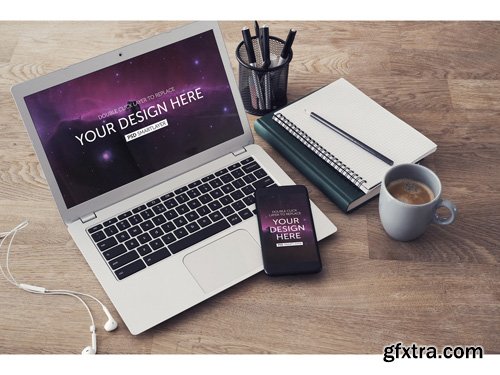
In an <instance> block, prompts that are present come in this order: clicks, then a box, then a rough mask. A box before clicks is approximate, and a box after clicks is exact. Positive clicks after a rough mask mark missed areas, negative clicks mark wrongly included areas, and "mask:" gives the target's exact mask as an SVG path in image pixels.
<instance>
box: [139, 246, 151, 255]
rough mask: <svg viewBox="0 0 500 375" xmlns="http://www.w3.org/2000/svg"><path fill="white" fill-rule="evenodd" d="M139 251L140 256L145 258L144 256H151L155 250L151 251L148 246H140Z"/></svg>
mask: <svg viewBox="0 0 500 375" xmlns="http://www.w3.org/2000/svg"><path fill="white" fill-rule="evenodd" d="M137 251H138V252H139V255H141V256H144V255H147V254H149V253H150V252H151V251H153V250H151V248H150V247H149V245H148V244H144V245H142V246H139V247H138V248H137Z"/></svg>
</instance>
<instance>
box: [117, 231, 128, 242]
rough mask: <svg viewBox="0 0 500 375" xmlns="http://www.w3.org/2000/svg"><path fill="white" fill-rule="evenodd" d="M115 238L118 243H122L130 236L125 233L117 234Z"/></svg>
mask: <svg viewBox="0 0 500 375" xmlns="http://www.w3.org/2000/svg"><path fill="white" fill-rule="evenodd" d="M115 237H116V239H117V240H118V242H124V241H127V240H129V239H130V235H129V234H128V233H127V232H125V231H123V232H120V233H118V234H117V235H116V236H115Z"/></svg>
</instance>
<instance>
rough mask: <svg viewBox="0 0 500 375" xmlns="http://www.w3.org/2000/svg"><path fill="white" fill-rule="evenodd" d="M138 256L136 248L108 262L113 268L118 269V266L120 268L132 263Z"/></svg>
mask: <svg viewBox="0 0 500 375" xmlns="http://www.w3.org/2000/svg"><path fill="white" fill-rule="evenodd" d="M137 258H139V254H137V251H135V250H134V251H129V252H128V253H125V254H123V255H120V256H119V257H117V258H115V259H113V260H112V261H110V262H108V263H109V265H110V266H111V268H112V269H114V270H116V269H117V268H120V267H121V266H124V265H125V264H127V263H130V262H132V261H133V260H136V259H137Z"/></svg>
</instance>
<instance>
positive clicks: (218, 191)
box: [210, 188, 224, 199]
mask: <svg viewBox="0 0 500 375" xmlns="http://www.w3.org/2000/svg"><path fill="white" fill-rule="evenodd" d="M210 195H211V196H212V198H214V199H217V198H220V197H222V196H223V195H224V193H223V192H222V190H221V189H219V188H217V189H215V190H213V191H211V192H210Z"/></svg>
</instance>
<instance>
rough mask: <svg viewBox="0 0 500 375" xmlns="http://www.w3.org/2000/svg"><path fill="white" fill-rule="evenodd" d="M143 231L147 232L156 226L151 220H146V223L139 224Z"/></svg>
mask: <svg viewBox="0 0 500 375" xmlns="http://www.w3.org/2000/svg"><path fill="white" fill-rule="evenodd" d="M139 225H140V226H141V228H142V230H143V231H145V232H147V231H148V230H150V229H153V228H154V224H153V222H152V221H151V220H146V221H145V222H144V223H141V224H139Z"/></svg>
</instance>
